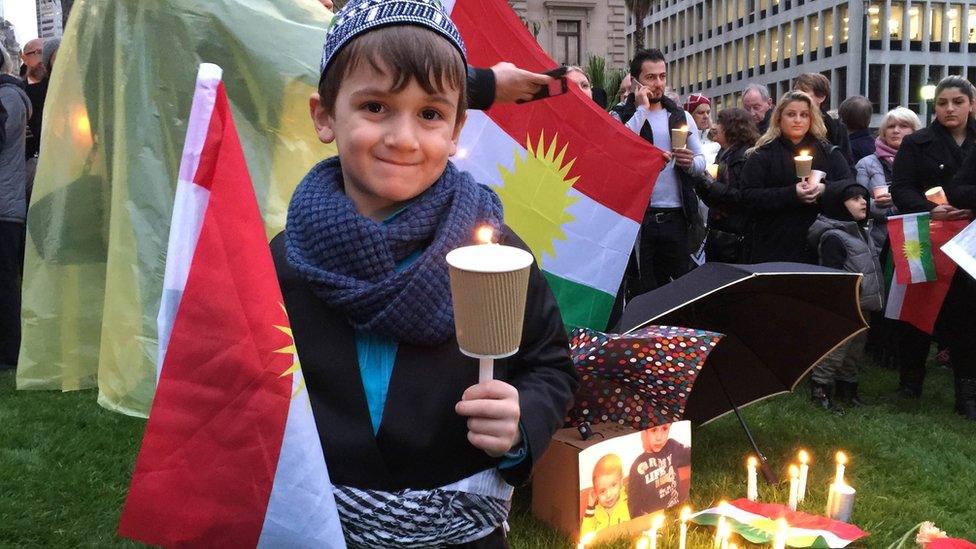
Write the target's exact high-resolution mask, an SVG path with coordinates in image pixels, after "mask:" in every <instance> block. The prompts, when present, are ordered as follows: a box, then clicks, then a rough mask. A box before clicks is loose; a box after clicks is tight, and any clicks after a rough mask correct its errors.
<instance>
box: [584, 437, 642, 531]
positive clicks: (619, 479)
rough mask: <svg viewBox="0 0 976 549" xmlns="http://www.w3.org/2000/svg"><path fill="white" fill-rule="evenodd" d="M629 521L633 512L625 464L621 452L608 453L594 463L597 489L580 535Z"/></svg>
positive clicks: (590, 499) (593, 492)
mask: <svg viewBox="0 0 976 549" xmlns="http://www.w3.org/2000/svg"><path fill="white" fill-rule="evenodd" d="M628 520H630V513H629V512H628V511H627V493H626V492H625V491H624V467H623V463H621V461H620V456H618V455H617V454H607V455H605V456H603V457H601V458H600V459H599V460H598V461H597V462H596V465H594V466H593V489H591V490H590V495H589V497H588V499H587V502H586V512H585V513H584V515H583V524H582V526H581V528H580V534H581V535H585V534H588V533H590V532H596V531H599V530H603V529H604V528H606V527H608V526H613V525H615V524H622V523H624V522H627V521H628Z"/></svg>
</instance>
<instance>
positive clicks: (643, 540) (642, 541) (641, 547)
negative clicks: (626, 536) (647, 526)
mask: <svg viewBox="0 0 976 549" xmlns="http://www.w3.org/2000/svg"><path fill="white" fill-rule="evenodd" d="M650 546H651V542H649V541H647V536H641V537H640V538H638V539H637V545H635V546H634V547H635V549H648V548H649V547H650Z"/></svg>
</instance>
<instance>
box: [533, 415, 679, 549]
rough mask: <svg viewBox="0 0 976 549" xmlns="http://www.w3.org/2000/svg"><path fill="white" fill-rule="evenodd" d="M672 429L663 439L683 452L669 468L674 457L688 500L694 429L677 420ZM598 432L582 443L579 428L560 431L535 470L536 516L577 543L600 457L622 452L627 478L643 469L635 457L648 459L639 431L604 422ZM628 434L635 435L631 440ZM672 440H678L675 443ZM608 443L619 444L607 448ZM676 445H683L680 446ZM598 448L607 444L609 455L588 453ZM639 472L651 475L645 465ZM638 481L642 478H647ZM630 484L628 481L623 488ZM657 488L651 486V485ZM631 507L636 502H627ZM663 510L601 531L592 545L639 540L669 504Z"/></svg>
mask: <svg viewBox="0 0 976 549" xmlns="http://www.w3.org/2000/svg"><path fill="white" fill-rule="evenodd" d="M672 425H674V426H680V427H675V428H674V429H673V430H671V431H670V432H669V433H668V434H665V435H664V436H665V437H667V440H668V442H669V446H668V448H679V449H680V452H675V463H674V467H675V469H673V470H672V469H670V466H671V458H670V457H669V458H668V467H669V469H668V470H669V471H670V472H671V474H672V475H673V476H674V478H676V479H678V481H677V483H676V484H675V486H676V490H677V487H678V486H680V489H681V492H682V493H683V495H684V497H686V496H687V491H688V486H689V485H690V481H691V478H690V474H691V473H690V467H691V465H690V446H691V427H690V424H689V423H688V422H678V423H675V424H672ZM593 431H594V433H595V434H594V435H593V436H591V437H590V438H589V439H587V440H583V439H582V438H581V437H580V434H579V431H577V430H576V429H575V428H566V429H561V430H559V431H557V432H556V434H555V435H554V436H553V439H552V442H551V443H550V445H549V449H548V450H547V451H546V453H545V455H543V456H542V459H541V460H540V461H539V463H538V464H537V465H536V467H534V472H533V479H532V514H533V515H535V516H536V517H537V518H539V519H540V520H542V521H543V522H545V523H547V524H549V525H551V526H553V527H554V528H556V529H558V530H559V531H560V532H562V533H564V534H566V535H567V536H569V537H570V538H571V539H573V540H579V539H580V527H581V522H582V520H581V517H582V516H583V514H584V512H585V510H586V505H587V501H586V498H588V495H589V493H590V491H591V490H593V489H594V488H593V487H592V485H593V480H592V477H591V475H592V474H593V469H594V462H595V461H596V459H597V458H598V457H600V456H602V455H605V454H611V453H612V454H618V455H619V458H620V459H618V460H617V463H618V464H620V463H621V460H622V463H623V466H622V472H623V475H626V476H627V477H628V480H629V476H630V474H631V471H632V467H633V468H634V470H636V469H637V468H638V465H640V463H638V460H637V459H635V458H637V457H638V456H640V457H646V456H647V455H648V454H644V453H643V452H644V448H643V447H642V438H641V436H640V435H638V433H639V432H638V431H636V430H634V429H632V428H630V427H628V426H624V425H619V424H616V423H604V424H599V425H594V426H593ZM601 435H602V436H601ZM626 435H634V436H629V437H626ZM621 437H626V439H621ZM675 439H676V440H675ZM672 440H675V442H671V441H672ZM607 441H614V442H611V443H609V444H604V443H606V442H607ZM675 444H678V445H679V446H675ZM598 445H603V446H604V449H605V451H604V449H595V450H594V451H590V452H584V450H587V449H589V448H593V447H595V446H598ZM581 453H582V455H581ZM679 453H680V454H681V455H680V457H679V456H678V454H679ZM652 461H653V460H652ZM685 462H687V463H685ZM641 463H643V461H641ZM618 470H619V467H618ZM639 470H640V471H642V472H646V471H648V469H647V468H646V467H640V468H639ZM679 470H680V474H679V472H678V471H679ZM655 472H657V471H655ZM581 477H582V478H581ZM637 478H640V479H643V477H637ZM657 478H660V477H659V476H654V475H653V474H651V475H650V476H648V479H649V480H648V482H650V483H655V482H657V480H656V479H657ZM626 483H627V481H626V480H625V481H624V482H623V484H626ZM653 485H654V484H651V486H653ZM664 486H665V487H666V486H667V484H666V483H664ZM627 490H628V494H627V497H630V496H629V488H628V489H627ZM635 490H636V488H635ZM645 493H646V492H645ZM655 493H656V492H655ZM621 497H624V495H623V491H621ZM673 499H674V498H672V501H670V502H669V503H668V504H667V506H668V507H671V506H673V505H676V504H677V503H678V502H677V501H673ZM628 503H632V502H630V501H628ZM621 505H622V504H621ZM660 507H661V509H660V510H658V511H655V512H649V513H648V514H644V515H642V516H638V517H633V518H631V519H630V520H629V521H627V522H623V523H620V524H615V525H612V526H607V527H605V528H602V529H600V530H599V531H598V532H597V534H596V537H595V538H594V539H593V540H592V542H593V543H595V542H599V541H607V540H611V539H614V538H618V537H630V538H633V537H636V536H637V535H639V534H640V533H641V532H643V531H646V530H648V529H650V527H651V522H652V520H653V518H654V516H655V515H656V514H659V513H662V512H664V510H663V508H664V504H661V505H660Z"/></svg>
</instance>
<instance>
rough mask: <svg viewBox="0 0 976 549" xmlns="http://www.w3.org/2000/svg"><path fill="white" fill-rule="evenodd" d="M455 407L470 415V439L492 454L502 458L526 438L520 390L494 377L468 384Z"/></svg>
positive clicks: (472, 442) (460, 411)
mask: <svg viewBox="0 0 976 549" xmlns="http://www.w3.org/2000/svg"><path fill="white" fill-rule="evenodd" d="M454 410H455V411H456V412H457V413H458V414H460V415H462V416H465V417H467V418H468V441H469V442H471V444H472V445H474V447H475V448H479V449H481V450H484V452H485V453H486V454H488V455H489V456H491V457H501V456H504V455H505V454H506V453H508V452H509V451H510V450H511V449H512V448H514V447H515V446H517V445H518V443H519V442H521V440H522V433H521V431H520V430H519V425H518V422H519V416H520V410H519V400H518V389H516V388H515V387H512V386H511V385H509V384H508V383H505V382H504V381H500V380H497V379H493V380H491V381H489V382H488V383H479V384H477V385H472V386H471V387H468V389H467V390H466V391H464V394H463V395H461V402H458V403H457V404H456V405H455V406H454Z"/></svg>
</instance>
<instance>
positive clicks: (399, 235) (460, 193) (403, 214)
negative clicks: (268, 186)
mask: <svg viewBox="0 0 976 549" xmlns="http://www.w3.org/2000/svg"><path fill="white" fill-rule="evenodd" d="M501 222H502V205H501V201H500V200H499V199H498V196H497V195H496V194H495V193H494V192H493V191H492V190H491V189H489V188H488V187H485V186H482V185H479V184H477V183H476V182H475V181H474V179H472V177H471V175H469V174H468V173H467V172H461V171H458V169H457V168H455V167H454V165H453V164H451V163H450V162H448V164H447V168H446V169H445V170H444V173H443V174H442V175H441V177H440V179H438V180H437V181H436V182H434V184H433V185H431V187H430V188H429V189H427V190H426V191H424V192H423V193H422V194H421V195H420V196H418V197H417V198H415V199H414V200H413V201H412V202H410V204H409V205H408V206H407V207H406V208H405V209H404V210H402V211H400V212H399V213H398V214H397V215H396V216H395V217H393V218H392V219H390V220H388V221H387V222H386V223H380V222H377V221H374V220H372V219H368V218H366V217H363V216H362V215H360V214H359V212H357V211H356V207H355V206H354V205H353V203H352V201H351V200H349V198H348V197H347V196H346V194H345V192H344V191H343V185H342V169H341V167H340V165H339V159H338V158H330V159H328V160H325V161H322V162H320V163H319V164H317V165H316V166H315V167H314V168H312V170H311V171H310V172H309V173H308V175H306V176H305V179H303V180H302V182H301V183H300V184H299V185H298V188H297V189H296V190H295V194H294V196H293V197H292V199H291V204H290V205H289V206H288V221H287V224H286V227H285V244H286V247H287V252H288V262H289V263H290V264H291V265H292V266H293V267H294V268H295V270H296V271H298V273H299V274H300V275H301V276H302V278H304V279H305V280H306V281H308V283H309V285H310V286H311V288H312V290H313V291H314V292H315V294H316V295H318V296H319V297H320V298H321V299H322V300H323V301H325V302H326V303H328V304H329V305H330V306H332V307H335V308H337V309H339V310H341V311H342V312H343V313H345V314H346V316H347V317H348V318H349V320H350V322H351V323H352V325H353V327H354V328H356V329H360V330H367V331H370V332H375V333H379V334H383V335H387V336H390V337H392V338H393V339H395V340H396V341H398V342H405V343H412V344H418V345H428V346H432V345H437V344H440V343H443V342H445V341H447V340H448V339H450V337H451V336H453V335H454V311H453V308H452V305H451V286H450V279H449V276H448V270H447V262H446V261H445V259H444V258H445V256H446V255H447V252H449V251H451V250H453V249H454V248H457V247H459V246H464V245H467V244H469V243H471V242H472V241H473V238H474V233H475V230H476V229H477V227H478V226H479V225H482V224H485V223H488V224H490V225H492V226H494V227H495V228H496V229H498V228H499V227H500V226H501ZM418 250H422V252H421V255H420V256H419V257H418V258H417V259H416V260H415V261H413V262H412V263H410V265H408V266H407V267H406V268H404V269H403V270H400V271H397V270H396V268H395V267H396V265H397V263H398V262H400V261H402V260H404V259H405V258H407V257H408V256H410V255H411V254H414V253H416V252H417V251H418Z"/></svg>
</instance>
